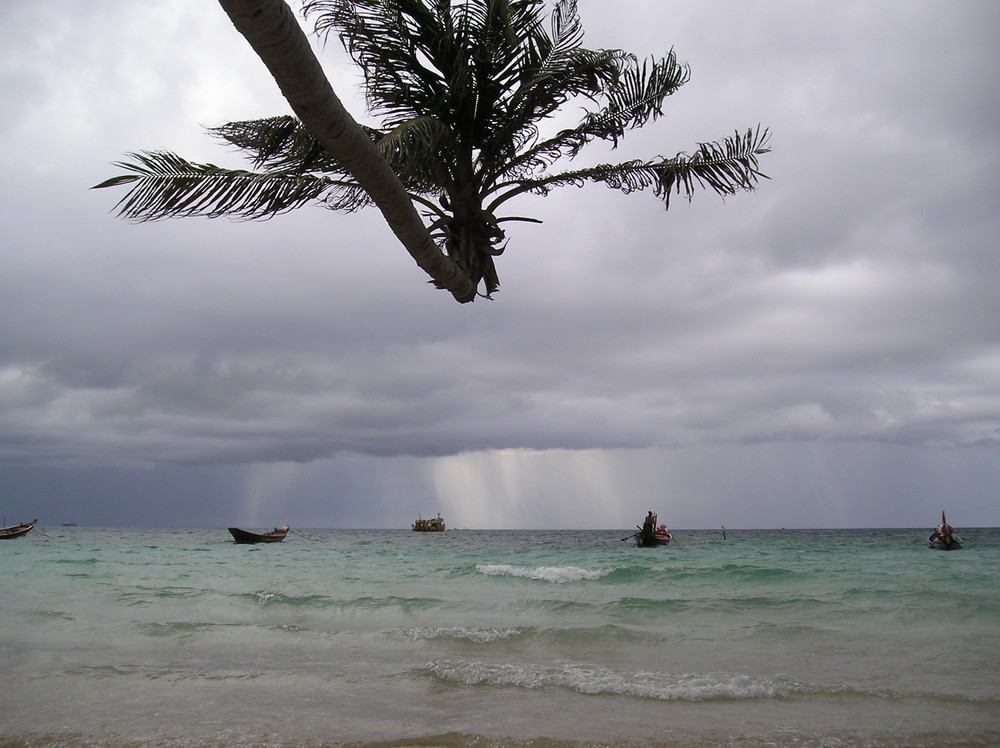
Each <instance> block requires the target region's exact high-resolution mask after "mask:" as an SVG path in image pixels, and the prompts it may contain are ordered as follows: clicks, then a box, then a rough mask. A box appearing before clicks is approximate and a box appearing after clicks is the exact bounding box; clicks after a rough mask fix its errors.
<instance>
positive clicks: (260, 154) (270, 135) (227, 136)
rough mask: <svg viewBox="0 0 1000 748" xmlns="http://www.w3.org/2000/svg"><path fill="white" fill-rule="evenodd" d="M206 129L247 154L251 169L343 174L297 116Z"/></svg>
mask: <svg viewBox="0 0 1000 748" xmlns="http://www.w3.org/2000/svg"><path fill="white" fill-rule="evenodd" d="M208 131H209V132H210V133H211V134H212V135H214V136H216V137H218V138H220V139H222V140H224V141H226V142H227V143H229V144H230V145H233V146H236V147H237V148H239V149H240V150H241V151H244V152H246V153H248V154H250V156H251V160H252V163H253V166H254V168H258V169H259V168H265V169H268V170H275V169H276V170H287V171H301V172H307V171H312V172H314V171H321V172H325V173H328V174H338V175H344V170H343V168H342V167H341V166H340V164H339V163H338V162H337V160H336V159H334V158H333V157H332V156H330V154H329V153H327V152H326V151H325V150H324V149H323V147H322V146H321V145H320V144H319V141H317V140H316V138H315V137H313V136H312V135H311V134H310V133H309V131H308V130H306V128H305V127H304V126H303V125H302V122H301V121H300V120H299V119H298V118H296V117H292V116H289V115H284V116H279V117H265V118H263V119H254V120H243V121H240V122H227V123H226V124H224V125H220V126H219V127H210V128H208ZM373 139H374V137H373Z"/></svg>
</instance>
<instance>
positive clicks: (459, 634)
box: [404, 626, 523, 644]
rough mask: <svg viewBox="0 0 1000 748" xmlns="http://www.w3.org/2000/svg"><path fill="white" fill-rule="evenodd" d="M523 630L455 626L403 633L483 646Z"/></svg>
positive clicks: (414, 629) (426, 627) (426, 628)
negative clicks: (464, 640)
mask: <svg viewBox="0 0 1000 748" xmlns="http://www.w3.org/2000/svg"><path fill="white" fill-rule="evenodd" d="M522 631H523V629H520V628H498V627H492V628H467V627H465V626H455V627H452V628H432V627H428V626H420V627H417V628H412V629H406V630H405V631H404V633H405V634H406V636H408V637H409V638H411V639H414V640H417V639H467V640H468V641H472V642H476V643H478V644H484V643H488V642H496V641H501V640H502V639H507V638H510V637H512V636H518V635H520V634H521V632H522Z"/></svg>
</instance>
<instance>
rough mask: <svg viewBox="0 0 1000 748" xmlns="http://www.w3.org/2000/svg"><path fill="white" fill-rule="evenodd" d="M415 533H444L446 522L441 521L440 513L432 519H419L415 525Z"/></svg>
mask: <svg viewBox="0 0 1000 748" xmlns="http://www.w3.org/2000/svg"><path fill="white" fill-rule="evenodd" d="M413 532H444V520H443V519H441V515H440V513H439V514H438V516H437V517H432V518H431V519H421V518H418V519H417V521H416V522H414V523H413Z"/></svg>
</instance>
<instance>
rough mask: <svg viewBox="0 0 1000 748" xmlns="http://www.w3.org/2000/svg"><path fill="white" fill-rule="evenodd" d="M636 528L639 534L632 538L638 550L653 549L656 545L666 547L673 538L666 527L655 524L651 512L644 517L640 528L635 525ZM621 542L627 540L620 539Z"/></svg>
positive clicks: (654, 516) (653, 515) (654, 517)
mask: <svg viewBox="0 0 1000 748" xmlns="http://www.w3.org/2000/svg"><path fill="white" fill-rule="evenodd" d="M636 527H638V528H639V532H637V533H636V534H635V535H633V536H632V537H633V538H635V544H636V546H638V547H639V548H655V547H656V546H658V545H666V544H667V543H669V542H670V541H671V540H673V538H674V536H673V535H671V534H670V530H668V529H667V526H666V525H657V524H656V515H655V514H653V512H652V510H650V512H649V514H647V515H646V519H645V520H644V521H643V523H642V526H639V525H636ZM622 540H628V538H622Z"/></svg>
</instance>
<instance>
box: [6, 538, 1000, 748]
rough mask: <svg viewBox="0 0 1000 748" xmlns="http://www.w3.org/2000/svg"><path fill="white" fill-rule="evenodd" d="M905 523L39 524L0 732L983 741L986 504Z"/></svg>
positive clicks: (998, 589) (992, 603) (465, 739)
mask: <svg viewBox="0 0 1000 748" xmlns="http://www.w3.org/2000/svg"><path fill="white" fill-rule="evenodd" d="M257 529H270V528H257ZM929 529H930V528H914V529H845V530H739V529H728V530H726V531H723V530H722V529H721V528H720V529H713V530H674V539H673V541H672V542H671V543H670V545H668V546H665V547H658V548H637V547H636V546H635V545H634V542H633V541H632V540H631V539H630V538H629V535H630V532H631V531H630V530H614V529H611V530H585V531H544V530H532V531H514V530H509V531H486V530H452V529H449V530H447V531H445V532H443V533H415V532H410V531H405V530H392V531H387V530H319V529H307V528H295V527H293V528H292V530H291V533H290V534H289V535H288V537H287V538H286V540H285V541H284V542H283V543H275V544H269V545H237V544H235V543H234V542H232V540H231V538H230V536H229V534H228V533H227V531H226V528H212V529H190V530H182V529H148V528H147V529H121V528H89V527H46V526H44V525H39V526H38V527H36V528H35V530H34V531H32V532H31V533H30V534H29V535H28V536H26V537H24V538H21V539H17V540H4V541H2V542H0V569H2V573H0V746H2V747H4V748H6V747H8V746H59V747H64V748H74V747H78V746H83V747H88V748H91V747H94V748H96V747H98V746H100V747H101V748H123V747H125V746H177V747H184V748H201V747H203V746H212V747H218V748H226V747H229V746H234V747H235V746H239V747H244V748H256V747H258V746H262V747H264V746H266V747H280V746H307V747H314V748H319V747H322V746H350V747H352V748H376V747H377V748H404V747H406V746H423V747H432V746H449V747H458V746H474V747H476V748H579V747H582V746H637V747H638V746H642V747H643V748H650V747H653V748H656V747H657V746H663V747H664V748H666V747H672V746H684V747H685V748H698V747H699V746H746V747H748V748H750V747H752V748H764V747H765V746H766V747H768V748H771V747H776V748H782V747H789V748H814V747H815V748H861V747H865V748H876V747H877V748H883V747H889V746H892V747H894V748H898V747H903V748H937V747H943V746H950V747H955V746H1000V529H997V528H975V529H962V528H957V531H958V532H959V534H960V535H962V537H963V538H964V540H965V545H964V548H962V549H961V550H954V551H938V550H932V549H929V548H928V547H927V544H926V540H925V539H926V536H927V534H928V532H929Z"/></svg>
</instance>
